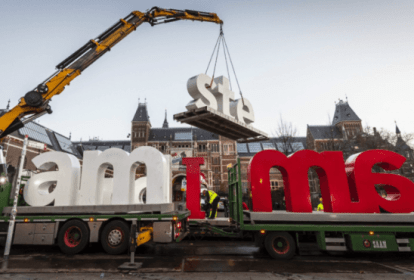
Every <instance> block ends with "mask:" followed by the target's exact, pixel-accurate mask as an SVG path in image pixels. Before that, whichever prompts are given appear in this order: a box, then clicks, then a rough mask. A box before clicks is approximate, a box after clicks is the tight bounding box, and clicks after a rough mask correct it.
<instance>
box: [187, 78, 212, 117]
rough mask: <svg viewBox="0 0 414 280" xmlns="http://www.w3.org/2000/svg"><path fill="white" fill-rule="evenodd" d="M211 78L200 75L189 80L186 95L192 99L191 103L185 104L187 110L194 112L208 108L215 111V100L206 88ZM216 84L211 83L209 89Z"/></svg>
mask: <svg viewBox="0 0 414 280" xmlns="http://www.w3.org/2000/svg"><path fill="white" fill-rule="evenodd" d="M210 83H211V78H210V77H209V76H207V75H205V74H200V75H198V76H194V77H192V78H190V79H189V80H188V82H187V90H188V93H189V94H190V95H191V97H192V98H194V100H193V101H191V102H190V103H188V104H187V106H186V108H187V109H188V110H194V109H198V108H202V107H205V106H209V107H210V108H212V109H214V110H217V100H216V98H215V97H214V95H213V94H212V93H211V92H210V91H209V90H208V89H207V88H206V86H210ZM215 87H216V83H215V82H213V84H212V85H211V88H215Z"/></svg>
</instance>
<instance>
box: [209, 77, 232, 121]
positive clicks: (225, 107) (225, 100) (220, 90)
mask: <svg viewBox="0 0 414 280" xmlns="http://www.w3.org/2000/svg"><path fill="white" fill-rule="evenodd" d="M214 82H215V83H216V84H217V86H216V87H215V88H214V89H213V90H212V93H213V94H214V96H215V97H216V99H217V104H218V111H219V112H221V113H223V114H225V115H227V116H230V101H234V92H232V91H231V90H230V83H229V80H228V79H227V78H226V77H224V76H220V77H218V78H215V79H214Z"/></svg>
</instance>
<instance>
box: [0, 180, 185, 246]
mask: <svg viewBox="0 0 414 280" xmlns="http://www.w3.org/2000/svg"><path fill="white" fill-rule="evenodd" d="M11 192H12V186H11V184H10V183H8V184H5V185H3V186H0V211H1V213H2V216H1V217H0V241H2V243H3V244H4V243H5V240H6V237H7V229H8V227H9V219H10V212H11V211H12V207H11V206H12V205H13V200H12V199H10V193H11ZM20 201H21V200H20ZM20 204H21V203H20ZM189 215H190V211H188V210H187V209H185V207H183V206H182V205H181V204H180V203H165V204H137V205H96V206H44V207H33V206H18V207H17V216H16V225H15V230H14V234H13V244H15V245H54V244H58V245H59V247H60V249H61V250H62V252H64V253H66V254H76V253H79V252H81V251H82V250H83V249H85V247H86V246H87V245H88V244H89V243H96V242H100V243H101V245H102V247H103V249H104V250H105V252H107V253H108V254H121V253H124V252H125V251H126V250H127V249H128V248H130V247H129V243H130V240H132V241H134V242H136V246H139V245H142V244H144V243H146V242H148V241H153V242H156V243H168V242H179V241H181V240H182V239H183V238H184V237H185V236H186V235H187V233H188V219H187V218H188V216H189Z"/></svg>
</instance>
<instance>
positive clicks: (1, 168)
mask: <svg viewBox="0 0 414 280" xmlns="http://www.w3.org/2000/svg"><path fill="white" fill-rule="evenodd" d="M7 181H8V179H7V166H6V161H5V159H4V156H3V147H1V146H0V186H1V185H4V184H6V183H7Z"/></svg>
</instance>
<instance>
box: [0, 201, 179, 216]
mask: <svg viewBox="0 0 414 280" xmlns="http://www.w3.org/2000/svg"><path fill="white" fill-rule="evenodd" d="M175 206H176V204H175V203H165V204H133V205H88V206H81V205H75V206H41V207H40V206H19V207H17V213H18V215H41V214H45V215H57V214H60V215H68V214H77V215H79V214H95V215H96V214H105V215H108V214H109V215H110V214H140V213H142V214H144V213H148V214H168V213H172V212H174V211H175V210H176V207H175ZM11 210H12V207H4V209H3V215H6V214H10V212H11Z"/></svg>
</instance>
